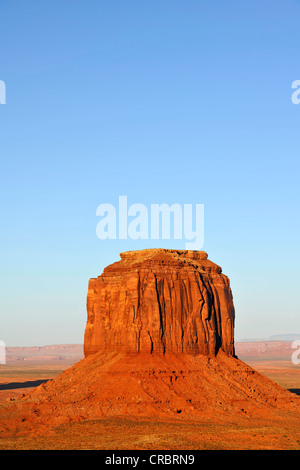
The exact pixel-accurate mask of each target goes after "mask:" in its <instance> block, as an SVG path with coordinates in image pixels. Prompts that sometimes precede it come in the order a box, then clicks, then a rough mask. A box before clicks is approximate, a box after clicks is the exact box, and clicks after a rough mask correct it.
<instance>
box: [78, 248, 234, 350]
mask: <svg viewBox="0 0 300 470" xmlns="http://www.w3.org/2000/svg"><path fill="white" fill-rule="evenodd" d="M120 256H121V260H120V261H118V262H116V263H114V264H112V265H110V266H108V267H106V268H105V269H104V272H103V274H102V275H101V276H99V277H98V278H97V279H91V280H90V282H89V289H88V296H87V313H88V318H87V325H86V330H85V338H84V353H85V356H88V355H90V354H93V353H96V352H106V353H107V352H112V351H123V352H128V353H144V352H146V353H159V354H161V353H162V354H163V353H165V352H173V353H186V354H204V355H215V354H216V353H217V352H218V350H219V349H222V350H223V351H224V352H225V353H227V354H228V355H234V305H233V299H232V293H231V289H230V283H229V279H228V277H226V276H225V275H224V274H222V270H221V268H220V267H219V266H217V265H216V264H214V263H213V262H211V261H210V260H208V259H207V254H206V253H205V252H203V251H186V250H167V249H149V250H141V251H131V252H126V253H121V255H120Z"/></svg>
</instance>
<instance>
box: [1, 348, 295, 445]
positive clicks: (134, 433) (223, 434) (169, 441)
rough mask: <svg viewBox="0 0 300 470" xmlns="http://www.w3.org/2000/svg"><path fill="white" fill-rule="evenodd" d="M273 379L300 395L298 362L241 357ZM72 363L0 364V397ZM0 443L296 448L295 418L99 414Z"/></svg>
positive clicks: (24, 391)
mask: <svg viewBox="0 0 300 470" xmlns="http://www.w3.org/2000/svg"><path fill="white" fill-rule="evenodd" d="M240 359H242V360H243V361H244V362H246V363H247V364H249V365H250V366H251V367H253V368H254V369H256V370H257V371H259V372H260V373H262V374H263V375H265V376H267V377H268V378H270V379H272V380H273V381H274V382H276V383H278V384H279V385H281V386H283V387H284V388H286V389H289V390H290V391H292V392H293V393H295V394H297V395H300V365H295V364H293V363H292V362H291V360H288V359H287V358H283V359H280V358H279V359H278V358H277V359H272V357H271V358H270V357H268V358H267V359H264V358H263V357H257V358H247V357H246V358H245V357H240ZM70 365H72V362H70V361H63V362H61V361H60V362H59V361H58V362H57V363H55V362H53V361H51V363H47V362H46V363H40V362H37V363H34V362H33V363H28V364H26V365H23V364H17V363H8V364H6V365H0V406H1V403H3V402H5V401H7V400H9V399H13V398H16V397H18V396H19V395H20V394H27V393H28V392H29V391H30V390H32V389H33V388H35V387H36V386H37V385H39V384H40V383H42V382H43V381H47V380H49V379H51V378H54V377H56V376H57V375H58V374H60V373H61V372H62V370H64V369H67V368H68V367H70ZM0 449H2V450H11V449H32V450H36V449H42V450H47V449H105V450H111V449H114V450H118V449H119V450H120V449H122V450H126V449H141V450H143V449H145V450H146V449H152V450H153V449H156V450H159V449H163V450H176V449H178V450H179V449H182V450H183V449H186V450H188V449H194V450H197V449H209V450H212V449H218V450H223V449H234V450H235V449H243V450H244V449H249V450H252V449H268V450H271V449H275V450H299V449H300V420H299V415H293V413H288V414H287V413H286V412H282V413H278V412H277V413H276V416H271V415H270V416H269V415H268V413H266V414H262V415H261V416H260V417H247V416H236V417H232V416H230V417H228V418H226V417H224V416H222V417H219V416H215V415H212V416H211V417H209V418H208V417H207V416H206V417H205V418H203V420H201V419H200V420H199V419H198V420H197V421H194V420H193V418H192V416H191V418H190V419H185V420H162V419H160V420H156V419H155V418H153V419H144V418H136V419H135V418H131V417H128V418H111V419H107V418H103V419H97V420H89V421H83V422H78V423H71V424H63V425H60V426H57V427H55V428H53V429H51V430H49V432H48V433H47V434H42V435H39V434H38V433H37V435H36V436H9V437H7V436H3V437H2V438H0Z"/></svg>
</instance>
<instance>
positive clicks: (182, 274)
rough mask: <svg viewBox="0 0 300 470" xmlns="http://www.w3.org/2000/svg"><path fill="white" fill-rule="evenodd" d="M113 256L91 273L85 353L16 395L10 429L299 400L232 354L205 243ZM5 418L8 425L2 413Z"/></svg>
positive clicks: (248, 409)
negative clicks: (101, 268) (115, 258)
mask: <svg viewBox="0 0 300 470" xmlns="http://www.w3.org/2000/svg"><path fill="white" fill-rule="evenodd" d="M120 256H121V260H120V261H118V262H116V263H114V264H112V265H110V266H108V267H106V268H105V269H104V271H103V273H102V274H101V275H100V276H99V277H97V278H93V279H90V281H89V287H88V294H87V323H86V329H85V335H84V353H85V357H84V359H82V360H81V361H79V362H78V363H76V364H75V365H74V366H72V367H70V368H69V369H67V370H66V371H64V372H63V373H61V374H60V375H59V376H58V377H56V378H55V379H54V380H50V381H48V382H46V383H44V384H42V385H40V386H39V387H37V388H36V389H35V390H34V391H32V392H31V393H30V394H28V395H26V396H24V397H23V398H21V399H18V400H16V401H15V403H14V404H13V405H12V406H14V407H15V408H14V410H15V413H14V415H18V416H19V417H22V420H21V418H20V420H19V421H18V422H16V423H15V427H14V430H15V432H18V433H20V432H22V431H23V432H28V430H29V429H30V426H34V423H39V425H40V426H41V427H43V426H44V427H46V428H47V427H49V426H50V427H51V426H56V425H59V424H62V423H70V422H74V421H82V420H91V419H101V418H103V417H117V416H118V417H128V416H130V417H138V418H140V417H144V418H153V417H156V418H159V419H170V418H171V419H179V420H181V419H190V420H191V419H192V420H197V419H201V418H203V417H205V416H206V417H210V416H211V417H214V416H216V415H224V416H227V417H228V416H237V415H245V414H247V415H248V416H251V415H260V414H261V413H262V412H263V411H264V410H265V411H267V413H269V411H270V410H276V409H279V410H285V409H288V410H289V411H291V410H293V409H294V408H295V407H297V408H298V407H299V398H298V397H296V396H295V395H294V394H292V393H290V392H289V391H287V390H285V389H284V388H282V387H280V386H279V385H277V384H275V383H274V382H272V381H271V380H269V379H268V378H266V377H264V376H263V375H261V374H259V373H258V372H256V371H255V370H254V369H252V368H251V367H250V366H248V365H247V364H245V363H244V362H242V361H240V360H239V359H238V358H237V357H236V354H235V349H234V321H235V309H234V303H233V296H232V292H231V288H230V282H229V279H228V277H227V276H225V275H224V274H223V273H222V269H221V268H220V267H219V266H218V265H216V264H215V263H213V262H212V261H210V260H209V259H208V257H207V254H206V253H205V252H203V251H185V250H168V249H148V250H141V251H131V252H126V253H121V255H120ZM10 413H11V410H10ZM8 414H9V413H8ZM2 423H3V425H4V426H6V427H7V428H11V427H12V424H11V421H10V420H9V417H8V416H7V418H5V416H4V417H3V420H2ZM9 423H10V424H9ZM35 429H36V428H35Z"/></svg>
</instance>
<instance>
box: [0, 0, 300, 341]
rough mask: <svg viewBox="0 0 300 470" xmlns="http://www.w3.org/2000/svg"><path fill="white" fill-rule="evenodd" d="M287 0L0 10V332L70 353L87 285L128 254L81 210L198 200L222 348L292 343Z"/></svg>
mask: <svg viewBox="0 0 300 470" xmlns="http://www.w3.org/2000/svg"><path fill="white" fill-rule="evenodd" d="M299 18H300V2H299V1H298V0H297V1H290V0H285V1H283V0H282V1H268V0H266V1H264V2H259V1H256V0H254V1H243V2H241V1H227V2H223V1H221V0H216V1H214V2H212V1H208V0H207V1H200V0H197V1H195V0H187V1H185V2H182V1H179V0H160V1H158V0H151V2H150V1H148V2H147V1H141V0H136V1H133V0H113V1H110V2H108V1H102V0H98V1H96V0H89V1H88V2H84V1H79V0H72V1H71V0H64V1H63V2H62V1H57V0H52V1H51V2H50V1H48V0H45V1H43V2H41V1H37V0H32V1H30V2H21V1H16V2H11V1H8V0H1V1H0V41H1V63H0V65H1V66H0V80H3V81H4V82H5V84H6V104H5V105H0V139H1V146H0V155H1V174H0V188H1V201H0V204H1V234H0V237H1V240H0V241H1V243H0V256H1V272H0V276H1V278H0V338H1V340H3V341H5V343H6V344H7V345H8V346H17V345H23V346H30V345H46V344H55V343H56V344H59V343H77V342H78V343H80V342H82V341H83V333H84V328H85V322H86V294H87V285H88V279H89V278H90V277H96V276H98V275H100V274H101V272H102V270H103V268H104V267H105V266H106V265H107V264H110V263H111V262H114V261H116V260H118V259H119V253H120V252H122V251H126V250H131V249H142V248H150V247H152V246H164V247H168V248H172V247H173V248H179V249H180V248H184V246H185V241H184V240H182V241H181V240H170V241H164V240H162V241H159V242H155V243H154V242H153V241H151V240H137V241H132V240H105V241H101V240H99V239H97V237H96V225H97V222H98V219H97V217H96V208H97V206H98V205H99V204H102V203H111V204H115V205H117V204H118V197H119V196H120V195H127V197H128V203H129V204H134V203H143V204H145V205H148V206H149V205H150V204H152V203H168V204H172V203H179V204H184V203H191V204H204V206H205V243H204V246H203V249H204V250H205V251H207V252H208V255H209V258H210V259H211V260H212V261H214V262H216V263H217V264H219V265H221V266H222V268H223V272H224V273H225V274H227V275H228V276H229V277H230V280H231V287H232V291H233V296H234V302H235V308H236V331H235V336H236V339H242V338H266V337H269V336H271V335H274V334H285V333H299V332H300V324H299V323H300V320H299V319H300V312H299V309H300V301H299V294H298V290H299V281H300V278H299V264H300V256H299V254H300V250H299V228H300V223H299V202H300V201H299V169H300V168H299V166H300V165H299V157H300V141H299V131H300V105H294V104H293V103H292V101H291V95H292V92H293V90H292V88H291V86H292V82H293V81H294V80H300V70H299V42H300V30H299Z"/></svg>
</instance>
